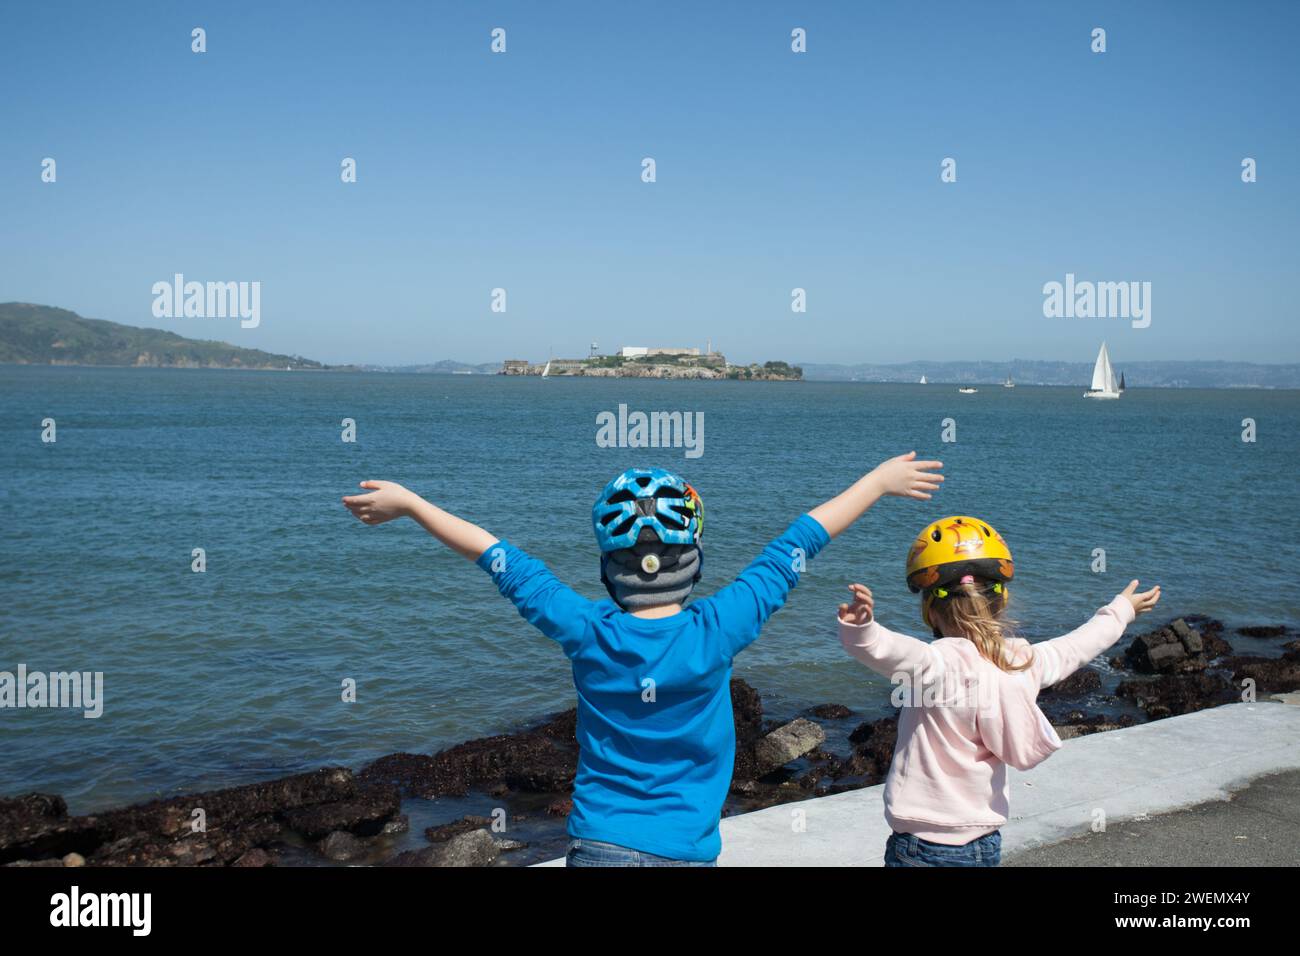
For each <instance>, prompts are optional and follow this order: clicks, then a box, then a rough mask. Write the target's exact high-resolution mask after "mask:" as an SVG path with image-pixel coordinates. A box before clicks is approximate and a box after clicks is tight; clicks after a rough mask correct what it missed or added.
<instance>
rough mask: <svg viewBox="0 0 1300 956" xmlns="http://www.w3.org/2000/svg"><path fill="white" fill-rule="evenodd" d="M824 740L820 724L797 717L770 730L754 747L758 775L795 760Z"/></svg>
mask: <svg viewBox="0 0 1300 956" xmlns="http://www.w3.org/2000/svg"><path fill="white" fill-rule="evenodd" d="M825 741H826V731H824V730H822V728H821V725H820V724H815V723H813V722H812V721H811V720H804V719H803V718H802V717H799V718H797V719H795V720H792V721H790V723H788V724H786V725H785V726H783V727H779V728H777V729H776V730H774V731H772V732H771V733H770V734H768V735H767V736H766V737H764V738H763V739H762V740H760V741H759V742H758V744H757V745H756V746H755V748H754V759H755V762H756V765H757V767H758V773H759V775H760V776H761V775H763V774H765V773H770V772H771V771H773V770H775V769H777V768H778V767H784V766H785V765H786V764H788V763H789V762H790V761H792V760H797V759H799V758H800V757H802V756H803V755H804V754H806V753H807V752H808V751H810V750H812V749H813V748H814V747H817V746H819V745H820V744H822V743H824V742H825Z"/></svg>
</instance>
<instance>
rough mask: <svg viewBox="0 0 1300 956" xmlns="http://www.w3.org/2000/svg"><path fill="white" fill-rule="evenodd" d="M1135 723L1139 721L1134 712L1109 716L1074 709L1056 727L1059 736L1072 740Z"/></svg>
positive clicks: (1130, 725) (1119, 728)
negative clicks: (1134, 717)
mask: <svg viewBox="0 0 1300 956" xmlns="http://www.w3.org/2000/svg"><path fill="white" fill-rule="evenodd" d="M1135 723H1137V721H1136V720H1134V719H1133V715H1132V714H1122V715H1121V716H1119V717H1107V716H1105V715H1103V714H1085V713H1083V712H1082V711H1073V712H1071V713H1070V714H1068V715H1067V716H1066V718H1065V719H1064V721H1062V722H1061V723H1059V724H1056V725H1055V727H1056V733H1057V736H1059V737H1060V738H1061V739H1062V740H1070V739H1072V738H1074V737H1086V736H1088V735H1089V734H1099V733H1104V732H1105V731H1108V730H1121V729H1123V728H1124V727H1132V726H1133V725H1134V724H1135Z"/></svg>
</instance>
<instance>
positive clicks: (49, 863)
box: [5, 859, 63, 867]
mask: <svg viewBox="0 0 1300 956" xmlns="http://www.w3.org/2000/svg"><path fill="white" fill-rule="evenodd" d="M5 866H16V867H31V866H38V867H48V866H63V861H62V860H58V859H55V860H14V861H13V862H12V863H6V864H5Z"/></svg>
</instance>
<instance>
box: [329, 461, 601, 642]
mask: <svg viewBox="0 0 1300 956" xmlns="http://www.w3.org/2000/svg"><path fill="white" fill-rule="evenodd" d="M361 487H362V488H367V489H370V493H369V494H364V495H348V496H347V497H345V498H344V499H343V504H345V505H347V508H348V510H349V511H351V512H352V513H353V514H354V515H356V516H357V517H358V518H359V519H360V520H361V521H363V522H365V523H366V524H383V523H384V522H385V521H392V520H393V519H394V518H414V519H415V520H416V521H417V522H419V524H420V525H421V526H422V527H423V528H424V530H425V531H427V532H429V534H431V535H433V536H434V537H435V538H437V539H438V540H439V541H441V542H442V543H443V544H445V545H446V546H447V547H449V548H451V549H452V550H453V551H456V552H457V553H459V554H461V555H463V556H465V557H466V558H469V559H470V560H471V561H473V562H474V563H475V564H477V565H478V566H479V567H480V568H482V569H483V570H484V571H486V572H487V573H488V574H490V575H492V580H493V581H494V582H495V583H496V586H497V588H498V589H499V590H500V591H501V594H502V595H503V596H504V597H506V598H507V599H509V600H510V601H511V602H512V603H513V604H514V605H515V607H516V608H518V609H519V613H520V614H521V615H522V616H523V618H524V620H526V621H528V623H529V624H532V625H533V626H534V627H536V628H537V629H538V630H539V631H541V632H542V633H543V634H545V635H546V636H547V637H549V638H551V639H552V640H555V641H557V642H558V643H559V644H560V646H561V647H562V648H563V649H564V653H565V654H566V655H568V656H569V657H573V655H574V654H576V653H577V652H578V650H579V649H580V648H581V647H582V644H583V642H584V641H585V640H586V638H587V637H588V633H589V627H588V624H589V621H590V620H591V617H592V613H593V611H592V608H593V607H594V606H595V605H594V604H593V602H591V601H588V600H587V599H586V598H584V597H583V596H582V595H580V594H578V593H577V592H576V591H574V590H573V589H572V588H570V587H569V586H568V585H566V584H564V583H563V582H561V581H560V580H559V579H558V578H556V577H555V575H553V574H552V573H551V572H550V571H549V570H548V569H547V567H546V565H545V564H543V563H542V562H541V561H539V560H537V559H536V558H534V557H531V556H530V555H527V554H525V553H524V552H523V551H520V550H519V549H518V548H516V547H515V546H514V545H511V544H509V543H507V542H505V541H501V540H500V539H498V538H497V537H496V536H495V535H493V534H489V533H488V532H487V531H484V530H483V529H482V528H480V527H479V526H478V525H476V524H473V523H471V522H469V521H466V520H464V519H463V518H458V517H456V516H455V515H454V514H451V513H450V512H447V511H443V510H442V509H441V508H439V507H438V506H437V505H433V504H430V503H429V502H427V501H425V500H424V499H423V498H421V497H420V496H419V495H417V494H415V492H413V491H408V490H407V489H406V488H403V487H402V486H401V485H399V484H397V483H396V482H392V481H363V482H361Z"/></svg>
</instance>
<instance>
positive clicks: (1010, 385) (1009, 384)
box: [1002, 375, 1016, 388]
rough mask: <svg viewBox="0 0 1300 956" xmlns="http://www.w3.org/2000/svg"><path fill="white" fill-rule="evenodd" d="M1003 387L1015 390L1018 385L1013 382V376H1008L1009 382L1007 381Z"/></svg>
mask: <svg viewBox="0 0 1300 956" xmlns="http://www.w3.org/2000/svg"><path fill="white" fill-rule="evenodd" d="M1002 387H1003V388H1015V387H1016V383H1015V382H1013V381H1011V376H1010V375H1008V376H1007V380H1006V381H1005V382H1003V383H1002Z"/></svg>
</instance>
